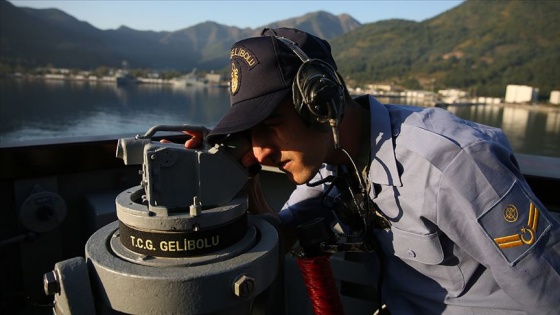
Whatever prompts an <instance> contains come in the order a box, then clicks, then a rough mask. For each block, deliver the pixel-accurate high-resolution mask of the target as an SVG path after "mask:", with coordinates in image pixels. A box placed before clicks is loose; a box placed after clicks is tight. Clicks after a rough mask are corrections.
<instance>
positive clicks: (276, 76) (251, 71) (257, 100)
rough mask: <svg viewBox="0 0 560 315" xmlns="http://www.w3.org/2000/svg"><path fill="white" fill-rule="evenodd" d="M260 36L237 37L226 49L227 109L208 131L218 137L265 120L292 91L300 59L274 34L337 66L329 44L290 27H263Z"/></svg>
mask: <svg viewBox="0 0 560 315" xmlns="http://www.w3.org/2000/svg"><path fill="white" fill-rule="evenodd" d="M261 35H262V36H260V37H251V38H247V39H244V40H241V41H239V42H237V43H235V44H233V46H232V47H231V51H230V66H231V78H230V87H229V89H230V103H231V108H230V110H229V111H228V112H227V113H226V114H225V115H224V116H223V117H222V118H221V120H220V121H219V122H218V124H217V125H216V127H215V128H214V129H213V130H212V131H211V132H210V133H209V135H208V139H209V140H210V141H211V142H217V141H218V139H219V138H220V136H225V135H228V134H231V133H237V132H241V131H244V130H247V129H250V128H252V127H253V126H255V125H257V124H258V123H260V122H261V121H263V120H264V119H266V118H267V117H268V116H269V115H270V114H271V113H272V112H273V111H274V110H275V109H276V107H277V106H278V105H279V104H280V103H281V102H282V101H283V100H284V99H285V98H286V97H287V96H288V95H290V94H291V91H292V82H293V79H294V77H295V75H296V73H297V71H298V69H299V67H300V65H301V64H302V61H301V59H300V58H299V57H298V56H297V55H296V54H295V53H294V52H293V50H292V49H291V48H289V47H288V46H287V45H286V44H284V43H282V42H281V41H279V40H278V39H277V37H284V38H287V39H289V40H291V41H292V42H294V43H295V44H296V45H297V46H299V47H300V48H301V49H302V50H303V51H304V52H305V54H306V55H307V56H308V57H309V58H316V59H321V60H323V61H326V62H327V63H329V64H330V65H331V66H332V67H333V68H334V69H337V67H336V63H335V62H334V59H333V58H332V55H331V47H330V45H329V43H328V42H327V41H325V40H323V39H320V38H319V37H316V36H314V35H311V34H309V33H306V32H303V31H300V30H297V29H294V28H277V29H268V28H265V29H264V30H263V31H262V33H261Z"/></svg>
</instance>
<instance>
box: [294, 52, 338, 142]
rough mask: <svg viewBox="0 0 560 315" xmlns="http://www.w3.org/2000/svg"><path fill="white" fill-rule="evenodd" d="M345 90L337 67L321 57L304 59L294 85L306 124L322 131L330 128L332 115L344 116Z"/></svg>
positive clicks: (295, 100) (295, 97)
mask: <svg viewBox="0 0 560 315" xmlns="http://www.w3.org/2000/svg"><path fill="white" fill-rule="evenodd" d="M343 91H344V88H343V86H342V84H341V83H340V81H339V80H338V76H337V75H336V73H335V72H334V70H332V68H331V67H330V66H329V65H328V64H326V63H325V62H324V61H322V60H319V59H312V60H310V61H308V62H304V63H303V64H302V65H301V67H300V69H299V70H298V72H297V75H296V78H295V79H294V82H293V85H292V94H293V101H294V106H295V107H296V110H297V112H298V113H299V114H300V116H301V118H302V119H303V121H304V122H305V123H306V125H308V126H310V127H312V128H314V129H315V130H317V131H320V132H328V131H329V130H330V125H329V123H328V122H329V120H330V119H340V114H342V113H341V110H342V106H343V104H341V102H343Z"/></svg>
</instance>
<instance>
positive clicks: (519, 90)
mask: <svg viewBox="0 0 560 315" xmlns="http://www.w3.org/2000/svg"><path fill="white" fill-rule="evenodd" d="M538 96H539V89H538V88H534V87H532V86H527V85H512V84H510V85H508V86H507V87H506V97H505V102H506V103H532V102H536V101H537V99H538Z"/></svg>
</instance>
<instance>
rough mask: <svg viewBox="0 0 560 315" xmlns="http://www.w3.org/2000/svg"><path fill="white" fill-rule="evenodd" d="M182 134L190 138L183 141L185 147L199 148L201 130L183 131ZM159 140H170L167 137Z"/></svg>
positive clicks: (201, 136) (165, 141)
mask: <svg viewBox="0 0 560 315" xmlns="http://www.w3.org/2000/svg"><path fill="white" fill-rule="evenodd" d="M183 133H184V134H186V135H189V136H191V138H190V139H188V140H187V141H185V148H187V149H195V148H200V146H201V145H202V141H203V135H202V132H198V131H183ZM159 142H161V143H171V141H169V140H167V139H161V140H160V141H159Z"/></svg>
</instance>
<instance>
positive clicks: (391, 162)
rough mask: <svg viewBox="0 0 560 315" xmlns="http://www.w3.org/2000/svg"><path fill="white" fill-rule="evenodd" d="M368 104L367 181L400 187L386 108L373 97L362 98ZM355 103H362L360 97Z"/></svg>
mask: <svg viewBox="0 0 560 315" xmlns="http://www.w3.org/2000/svg"><path fill="white" fill-rule="evenodd" d="M363 98H367V101H368V102H369V108H370V110H369V113H370V116H371V127H370V139H371V140H370V141H371V157H372V161H371V166H370V169H369V180H370V181H372V182H373V183H376V184H381V185H391V186H402V183H401V179H400V175H399V172H398V168H397V161H396V158H395V147H394V145H393V134H392V128H391V116H390V115H389V111H388V110H387V108H386V107H385V106H384V105H383V104H381V103H380V102H379V101H378V100H376V99H375V98H374V97H373V96H370V95H368V96H363ZM356 101H358V102H360V101H364V99H362V98H361V97H360V98H359V99H356Z"/></svg>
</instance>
